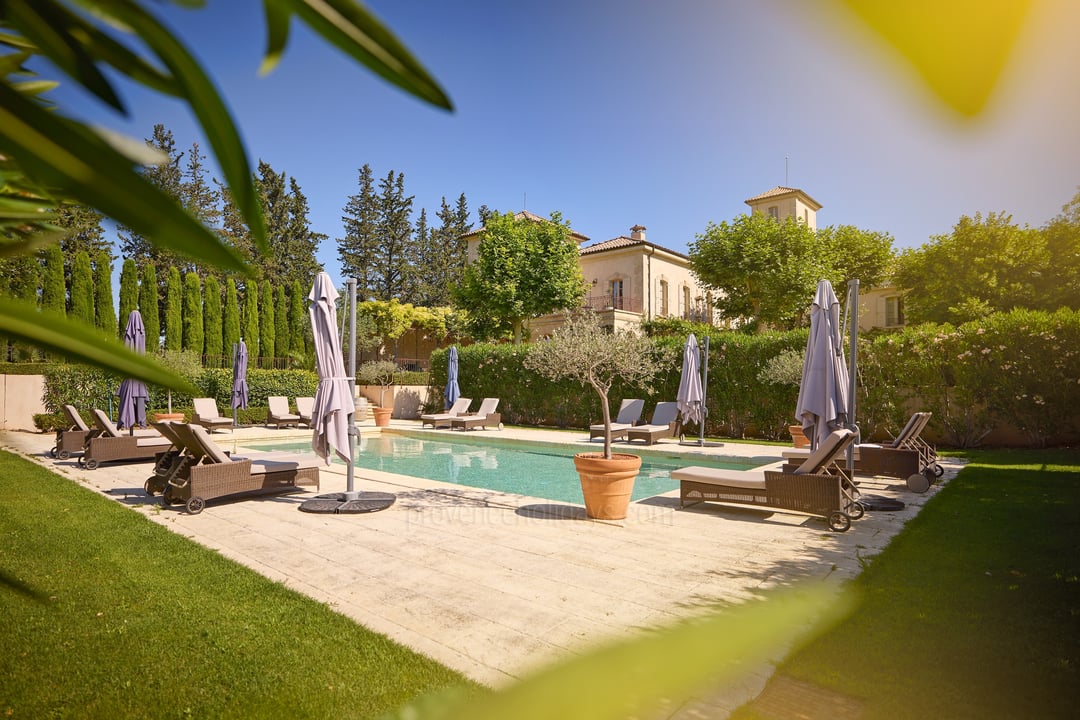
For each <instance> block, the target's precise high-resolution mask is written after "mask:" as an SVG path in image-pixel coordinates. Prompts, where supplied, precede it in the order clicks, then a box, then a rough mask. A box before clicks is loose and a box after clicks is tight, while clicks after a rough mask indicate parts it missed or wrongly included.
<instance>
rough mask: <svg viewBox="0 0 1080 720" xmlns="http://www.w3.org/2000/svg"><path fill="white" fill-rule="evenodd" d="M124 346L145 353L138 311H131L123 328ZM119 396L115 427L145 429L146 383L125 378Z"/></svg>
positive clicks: (140, 318)
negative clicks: (138, 427)
mask: <svg viewBox="0 0 1080 720" xmlns="http://www.w3.org/2000/svg"><path fill="white" fill-rule="evenodd" d="M124 344H125V345H127V346H128V347H129V348H131V349H132V350H134V351H135V352H140V353H144V352H146V327H145V326H144V325H143V319H142V315H140V314H139V311H138V310H132V311H131V314H130V315H128V320H127V325H126V326H124ZM117 394H118V395H119V396H120V399H119V404H120V412H119V415H118V417H117V421H116V424H117V427H119V428H128V429H130V430H134V428H135V426H136V425H139V426H141V427H146V401H147V400H148V399H149V397H150V395H149V393H148V392H147V391H146V383H144V382H143V381H142V380H135V379H134V378H125V379H124V380H123V382H121V383H120V389H119V391H118V393H117Z"/></svg>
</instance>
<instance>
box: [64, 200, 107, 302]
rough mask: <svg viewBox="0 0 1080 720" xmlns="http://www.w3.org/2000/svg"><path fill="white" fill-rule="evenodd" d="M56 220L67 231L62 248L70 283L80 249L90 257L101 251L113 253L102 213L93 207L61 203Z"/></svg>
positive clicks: (65, 271) (67, 277)
mask: <svg viewBox="0 0 1080 720" xmlns="http://www.w3.org/2000/svg"><path fill="white" fill-rule="evenodd" d="M54 222H55V224H56V225H57V227H61V228H64V230H65V231H66V233H65V235H64V237H63V238H62V239H61V240H60V249H61V250H63V252H64V277H65V278H66V280H67V282H68V284H70V282H71V271H72V268H73V266H74V263H75V255H76V254H78V252H79V251H80V250H81V251H83V252H85V253H86V254H87V256H88V257H90V258H94V257H96V256H97V254H98V253H99V252H108V253H110V254H111V245H110V243H109V241H108V240H106V239H105V232H104V230H103V229H102V227H101V213H99V212H97V211H96V210H94V209H93V208H89V207H87V206H85V205H73V204H70V203H61V204H60V205H59V206H58V207H57V208H56V219H55V220H54Z"/></svg>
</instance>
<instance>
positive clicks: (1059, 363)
mask: <svg viewBox="0 0 1080 720" xmlns="http://www.w3.org/2000/svg"><path fill="white" fill-rule="evenodd" d="M654 329H655V328H654ZM665 329H666V328H665ZM679 330H682V331H690V330H692V331H694V332H695V333H697V336H698V342H699V344H703V342H704V335H705V334H708V335H709V336H710V354H709V382H708V388H707V400H706V404H707V406H708V408H709V416H708V420H707V422H706V432H707V433H708V434H710V435H714V436H726V437H746V436H751V437H761V438H765V439H771V440H787V439H788V438H789V435H788V433H787V426H788V425H789V424H793V423H794V422H795V418H794V414H795V404H796V402H797V400H798V394H799V389H798V386H797V385H792V384H789V383H784V382H769V381H767V380H766V379H764V378H766V377H768V375H769V374H768V373H763V372H762V370H763V369H764V368H765V367H766V366H767V364H768V362H769V361H770V360H771V359H773V358H775V357H777V356H778V355H780V354H781V353H783V352H785V351H795V352H800V353H801V352H804V351H805V348H806V340H807V335H808V331H807V330H805V329H803V330H793V331H789V332H764V333H759V334H754V335H748V334H745V333H742V332H730V331H719V330H716V329H715V328H713V329H709V328H707V327H704V326H686V327H681V326H680V328H679ZM655 339H656V341H657V342H658V343H661V344H672V345H674V346H676V347H678V348H680V349H681V348H682V346H683V345H684V343H685V334H681V335H675V334H671V335H665V336H662V337H657V338H655ZM529 348H530V346H529V345H518V346H515V345H490V344H477V345H469V346H465V347H460V348H459V350H458V353H459V354H458V371H459V373H458V382H459V385H460V386H461V391H462V394H464V395H465V396H467V397H472V398H474V399H478V398H483V397H498V398H500V399H501V404H500V406H499V409H500V411H501V412H502V414H503V418H504V419H505V421H506V422H509V423H515V424H522V425H553V426H556V427H579V428H584V427H586V426H588V425H590V424H592V423H595V422H598V421H599V418H600V407H599V401H598V400H597V399H596V397H595V394H594V393H593V392H592V391H591V390H586V389H585V388H582V387H581V386H579V385H576V384H574V383H571V382H566V381H564V382H561V383H553V382H551V381H549V380H545V379H543V378H541V377H540V376H538V375H536V374H535V373H531V372H529V371H527V370H525V369H524V368H523V366H522V360H523V358H524V356H525V353H527V352H528V351H529ZM678 357H679V362H678V363H677V364H675V365H674V366H673V367H671V368H669V369H668V370H667V372H665V373H663V374H661V375H660V376H659V377H657V378H656V379H655V380H654V382H653V383H652V384H651V386H650V387H620V386H615V387H613V388H612V392H611V401H612V405H613V407H617V406H618V403H619V402H621V400H622V399H623V398H626V397H642V398H646V399H647V407H646V416H648V415H649V414H651V412H652V405H654V404H655V402H657V401H660V400H674V399H675V395H676V393H677V391H678V387H679V376H680V374H681V370H682V361H681V358H682V353H681V350H680V352H679V355H678ZM446 359H447V351H446V350H436V351H435V352H434V353H432V356H431V386H432V389H433V393H432V396H433V397H440V396H441V393H442V388H444V387H445V386H446ZM858 361H859V362H858V365H859V384H858V387H859V389H858V392H857V397H856V402H857V406H856V417H857V418H858V422H859V425H860V427H861V429H862V434H863V437H865V438H885V437H889V436H890V435H891V434H892V433H895V432H897V431H898V430H899V429H900V428H901V427H903V425H904V423H905V422H906V421H907V418H908V416H909V415H910V414H911V412H912V411H914V410H915V409H920V410H929V411H931V412H933V414H934V416H933V420H932V422H931V424H930V428H929V433H930V435H931V436H932V437H934V438H936V439H938V440H939V441H940V442H943V443H945V444H948V445H951V446H958V447H971V446H974V445H977V444H979V443H981V442H983V441H984V440H986V439H987V438H988V437H991V436H990V433H992V432H993V431H994V430H1003V429H1007V428H1015V429H1017V430H1019V431H1021V432H1023V433H1024V434H1026V435H1027V437H1028V439H1029V442H1030V444H1033V445H1040V446H1045V445H1048V444H1061V443H1069V442H1076V441H1077V439H1078V438H1080V413H1078V412H1077V410H1076V408H1077V407H1080V311H1075V310H1068V309H1063V310H1059V311H1056V312H1053V313H1049V312H1043V311H1034V310H1015V311H1013V312H1009V313H1000V314H995V315H991V316H989V317H987V318H985V319H983V320H981V321H977V322H971V323H967V324H965V325H961V326H959V327H953V326H950V325H934V324H927V325H919V326H915V327H909V328H904V329H902V330H897V331H875V332H871V333H864V334H862V335H860V337H859V344H858ZM435 405H436V407H425V410H426V411H432V410H436V409H441V403H438V402H436V403H435Z"/></svg>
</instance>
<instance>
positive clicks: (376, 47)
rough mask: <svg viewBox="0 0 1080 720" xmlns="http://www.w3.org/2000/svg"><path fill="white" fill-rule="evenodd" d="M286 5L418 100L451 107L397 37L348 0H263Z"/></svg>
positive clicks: (352, 55) (446, 107) (328, 38)
mask: <svg viewBox="0 0 1080 720" xmlns="http://www.w3.org/2000/svg"><path fill="white" fill-rule="evenodd" d="M267 3H268V4H269V3H274V4H277V5H280V6H282V7H285V8H287V9H289V10H290V11H291V12H292V13H294V14H295V15H296V16H297V17H299V18H301V19H302V20H303V21H304V22H306V23H307V24H308V25H309V26H311V28H312V29H313V30H314V31H315V32H317V33H319V34H320V35H322V36H323V37H324V38H325V39H326V40H328V41H329V42H331V43H332V44H333V45H335V46H336V47H337V48H338V49H339V50H341V51H343V52H344V53H346V54H347V55H350V56H351V57H353V58H354V59H355V60H357V61H359V62H361V63H362V64H364V65H366V66H367V67H368V68H369V69H370V70H372V71H373V72H375V73H376V74H377V75H380V76H381V77H382V78H383V79H385V80H387V81H389V82H391V83H393V84H394V85H397V86H398V87H399V88H401V89H402V90H405V91H406V92H408V93H411V94H413V95H415V96H416V97H418V98H421V99H422V100H426V101H427V102H429V103H431V104H432V105H435V106H437V107H441V108H444V109H446V110H453V104H452V103H451V102H450V98H448V97H447V96H446V93H445V92H443V89H442V88H441V87H439V84H438V83H437V82H436V81H435V79H434V78H432V77H431V76H430V75H429V74H428V72H427V70H425V69H424V67H423V66H422V65H421V64H420V63H419V62H417V60H416V59H415V58H414V57H413V56H412V54H411V53H410V52H409V51H408V49H407V48H406V47H405V46H404V45H402V44H401V41H399V40H398V39H397V37H395V36H394V34H393V33H391V32H390V30H389V29H388V28H387V27H386V26H385V25H383V24H382V23H381V22H379V21H378V20H377V19H376V18H375V17H374V16H373V15H371V13H369V12H368V11H367V10H365V9H364V8H363V7H361V6H360V5H358V4H356V3H353V2H351V1H350V0H267Z"/></svg>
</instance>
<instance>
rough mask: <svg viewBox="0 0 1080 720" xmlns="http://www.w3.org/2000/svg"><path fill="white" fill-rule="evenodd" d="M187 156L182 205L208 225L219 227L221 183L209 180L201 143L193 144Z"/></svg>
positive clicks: (181, 190) (181, 193)
mask: <svg viewBox="0 0 1080 720" xmlns="http://www.w3.org/2000/svg"><path fill="white" fill-rule="evenodd" d="M187 158H188V161H187V165H186V166H185V168H184V173H183V179H182V182H181V184H180V202H181V205H183V206H184V209H185V210H187V211H188V212H189V213H191V215H193V216H194V217H196V218H198V220H199V221H200V222H202V223H203V224H204V225H206V226H207V227H217V225H218V223H219V221H220V220H221V208H220V202H221V190H220V185H219V184H218V183H216V182H212V181H211V182H208V181H207V177H206V164H205V163H206V156H205V155H203V154H202V151H201V150H200V148H199V143H197V142H194V143H192V144H191V149H190V150H189V151H188V153H187Z"/></svg>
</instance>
